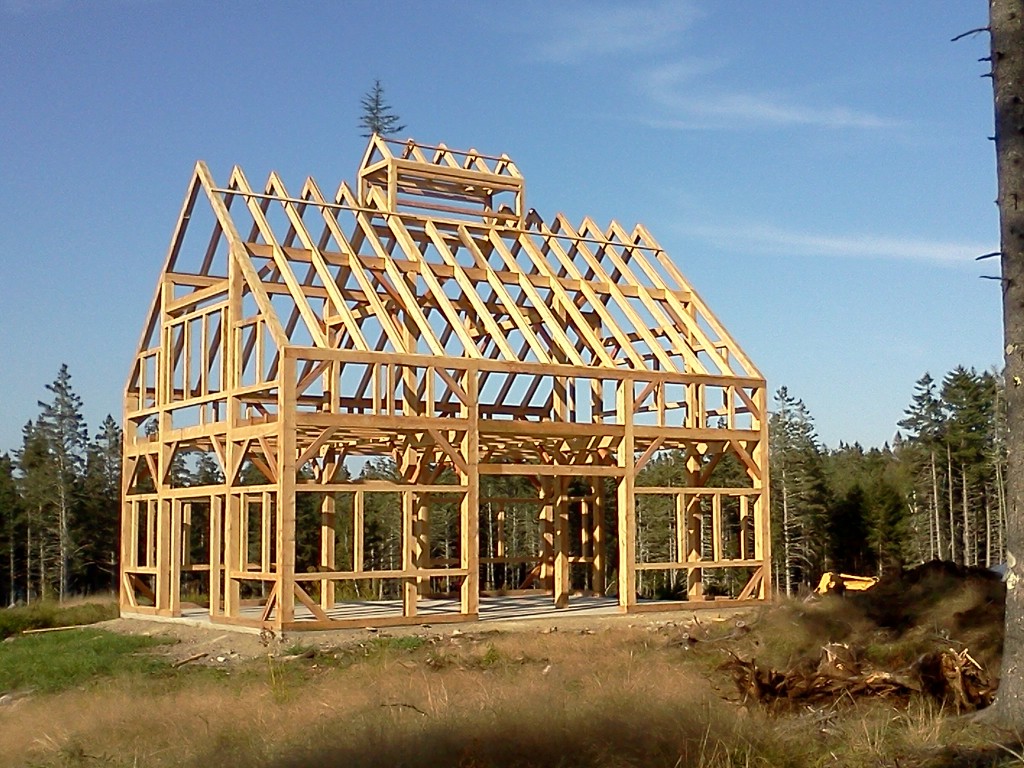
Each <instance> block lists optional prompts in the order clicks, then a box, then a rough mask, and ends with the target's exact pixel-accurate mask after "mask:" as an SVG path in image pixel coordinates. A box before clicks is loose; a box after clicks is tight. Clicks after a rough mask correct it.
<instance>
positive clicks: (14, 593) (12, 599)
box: [7, 526, 18, 605]
mask: <svg viewBox="0 0 1024 768" xmlns="http://www.w3.org/2000/svg"><path fill="white" fill-rule="evenodd" d="M16 547H17V544H16V543H15V541H14V526H11V537H10V538H9V539H8V540H7V568H8V578H9V579H10V585H11V588H10V595H9V597H8V601H7V604H8V605H14V604H15V603H16V602H17V600H18V590H17V588H16V587H15V584H14V578H15V566H14V550H15V548H16Z"/></svg>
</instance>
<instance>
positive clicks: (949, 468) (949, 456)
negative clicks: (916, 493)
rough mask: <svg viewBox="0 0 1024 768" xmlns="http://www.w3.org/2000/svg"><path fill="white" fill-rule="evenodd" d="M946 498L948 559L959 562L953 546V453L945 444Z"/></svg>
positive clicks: (954, 536) (954, 535)
mask: <svg viewBox="0 0 1024 768" xmlns="http://www.w3.org/2000/svg"><path fill="white" fill-rule="evenodd" d="M946 491H947V493H946V500H947V502H948V507H949V508H948V510H947V511H948V512H949V559H950V560H952V561H953V562H959V561H958V560H957V559H956V552H955V547H954V546H953V544H954V542H955V541H956V511H955V507H954V506H953V453H952V451H951V450H950V447H949V446H948V445H947V446H946Z"/></svg>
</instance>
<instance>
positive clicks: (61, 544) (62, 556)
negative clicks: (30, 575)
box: [57, 482, 69, 603]
mask: <svg viewBox="0 0 1024 768" xmlns="http://www.w3.org/2000/svg"><path fill="white" fill-rule="evenodd" d="M59 503H60V510H59V512H60V517H59V519H58V531H57V536H58V542H57V551H58V556H59V560H60V562H59V563H58V572H59V576H60V583H59V586H58V593H57V599H58V600H60V602H62V603H63V602H64V600H65V599H66V598H67V596H68V549H69V547H68V494H67V489H66V488H65V487H64V483H63V482H62V483H61V485H60V499H59Z"/></svg>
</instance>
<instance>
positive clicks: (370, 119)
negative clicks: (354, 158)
mask: <svg viewBox="0 0 1024 768" xmlns="http://www.w3.org/2000/svg"><path fill="white" fill-rule="evenodd" d="M359 103H360V105H361V106H362V108H363V114H362V116H361V117H360V118H359V127H360V128H362V129H363V130H364V131H366V133H364V134H363V137H364V138H367V139H368V138H370V137H371V136H373V135H374V134H377V135H378V136H393V135H394V134H396V133H399V132H400V131H404V130H405V125H403V124H400V122H399V121H400V120H401V118H400V117H399V116H398V115H396V114H395V113H394V112H392V110H391V105H390V104H388V103H387V102H386V101H384V86H382V85H381V82H380V80H374V81H373V87H372V88H371V89H370V90H369V91H367V92H366V94H365V95H364V96H363V98H362V99H361V100H360V102H359Z"/></svg>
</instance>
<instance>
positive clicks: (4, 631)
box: [0, 600, 118, 638]
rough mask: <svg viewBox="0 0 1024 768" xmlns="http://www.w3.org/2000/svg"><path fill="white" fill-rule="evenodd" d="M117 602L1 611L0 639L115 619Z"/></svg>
mask: <svg viewBox="0 0 1024 768" xmlns="http://www.w3.org/2000/svg"><path fill="white" fill-rule="evenodd" d="M117 616H118V613H117V603H116V602H114V601H112V600H111V601H106V602H101V603H81V604H78V605H61V604H60V603H57V602H53V601H50V600H47V601H44V602H40V603H32V604H31V605H19V606H15V607H14V608H4V609H2V610H0V638H5V637H10V636H11V635H16V634H18V633H19V632H24V631H25V630H26V629H47V628H49V627H66V626H71V625H75V624H95V623H96V622H99V621H107V620H108V619H116V618H117Z"/></svg>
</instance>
